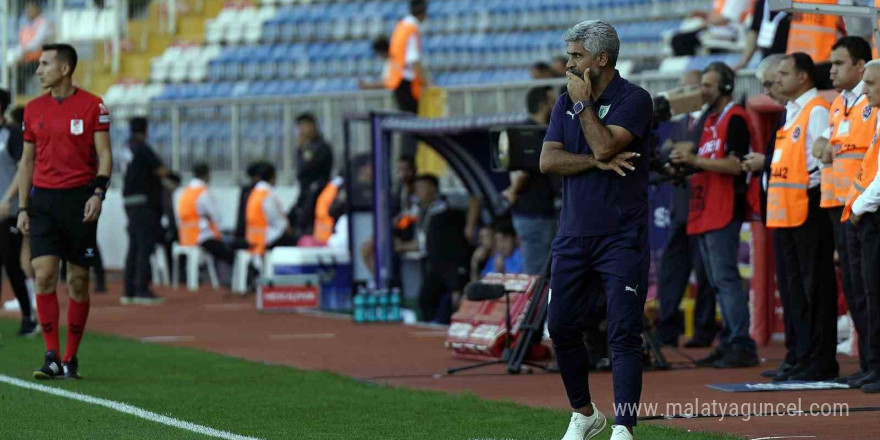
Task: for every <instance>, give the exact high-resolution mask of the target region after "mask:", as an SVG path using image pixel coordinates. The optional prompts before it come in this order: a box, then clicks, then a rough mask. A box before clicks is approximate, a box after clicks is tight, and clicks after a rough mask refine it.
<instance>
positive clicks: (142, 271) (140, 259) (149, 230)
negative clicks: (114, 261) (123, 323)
mask: <svg viewBox="0 0 880 440" xmlns="http://www.w3.org/2000/svg"><path fill="white" fill-rule="evenodd" d="M125 213H126V214H127V215H128V255H127V256H126V258H125V272H124V277H125V296H136V295H139V294H142V293H145V292H147V291H148V290H149V286H150V278H151V277H152V268H151V266H150V255H152V254H153V251H155V249H156V243H157V242H158V239H159V235H158V234H159V230H160V225H159V213H158V212H157V211H155V210H154V209H152V208H151V207H150V206H149V205H146V204H143V205H136V206H126V207H125Z"/></svg>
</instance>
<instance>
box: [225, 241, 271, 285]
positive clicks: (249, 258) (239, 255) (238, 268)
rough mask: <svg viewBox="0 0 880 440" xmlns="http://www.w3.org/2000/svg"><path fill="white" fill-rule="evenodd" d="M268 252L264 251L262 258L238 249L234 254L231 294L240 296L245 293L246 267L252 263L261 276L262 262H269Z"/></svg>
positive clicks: (264, 265) (263, 266) (263, 264)
mask: <svg viewBox="0 0 880 440" xmlns="http://www.w3.org/2000/svg"><path fill="white" fill-rule="evenodd" d="M270 252H271V251H266V255H265V256H264V257H261V256H259V255H255V254H253V253H251V252H250V251H248V250H246V249H239V250H237V251H236V252H235V261H234V262H233V265H232V292H234V293H238V294H242V295H243V294H245V293H247V287H248V286H247V278H248V267H249V266H250V265H251V263H253V265H254V267H256V269H257V271H259V272H260V275H262V274H263V271H264V268H265V267H266V264H265V263H264V262H265V261H269V260H268V259H269V254H270ZM264 258H265V260H264Z"/></svg>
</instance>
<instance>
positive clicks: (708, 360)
mask: <svg viewBox="0 0 880 440" xmlns="http://www.w3.org/2000/svg"><path fill="white" fill-rule="evenodd" d="M723 357H724V351H723V350H721V347H715V349H714V350H712V352H711V353H709V356H706V357H704V358H702V359H697V361H696V362H694V363H695V364H697V366H698V367H711V366H712V365H713V364H715V361H720V360H721V358H723Z"/></svg>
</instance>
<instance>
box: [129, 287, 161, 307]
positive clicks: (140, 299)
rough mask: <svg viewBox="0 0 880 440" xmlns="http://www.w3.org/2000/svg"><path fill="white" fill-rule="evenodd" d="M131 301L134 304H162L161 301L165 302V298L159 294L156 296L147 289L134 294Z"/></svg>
mask: <svg viewBox="0 0 880 440" xmlns="http://www.w3.org/2000/svg"><path fill="white" fill-rule="evenodd" d="M132 301H133V302H134V303H135V304H141V305H156V304H162V303H163V302H165V298H162V297H161V296H157V295H156V294H155V293H153V292H151V291H149V290H148V291H146V292H141V293H139V294H137V295H135V296H134V297H133V298H132Z"/></svg>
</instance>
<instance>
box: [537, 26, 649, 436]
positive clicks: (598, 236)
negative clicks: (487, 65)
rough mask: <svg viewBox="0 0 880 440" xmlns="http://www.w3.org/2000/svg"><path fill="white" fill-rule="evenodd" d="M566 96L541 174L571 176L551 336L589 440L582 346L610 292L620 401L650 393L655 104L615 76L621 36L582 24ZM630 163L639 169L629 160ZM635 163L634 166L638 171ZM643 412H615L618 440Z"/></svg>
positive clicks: (554, 117)
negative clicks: (647, 339)
mask: <svg viewBox="0 0 880 440" xmlns="http://www.w3.org/2000/svg"><path fill="white" fill-rule="evenodd" d="M565 41H566V42H567V43H568V48H567V52H568V55H569V60H568V64H567V67H568V69H569V73H568V93H566V94H563V95H562V96H561V97H560V98H559V100H557V101H556V105H555V106H554V108H553V111H552V113H551V117H550V125H549V127H548V129H547V136H546V138H545V139H544V145H543V149H542V151H541V163H540V165H541V172H543V173H555V174H560V175H562V176H564V177H563V188H564V189H563V193H562V194H563V195H562V214H561V215H560V220H559V232H558V234H557V236H556V239H555V240H554V241H553V266H552V273H551V281H550V290H551V293H550V305H549V311H548V313H549V315H548V316H549V318H548V319H549V330H550V337H551V338H552V339H553V345H554V347H555V349H556V355H557V362H558V364H559V369H560V372H561V374H562V381H563V384H564V385H565V390H566V393H567V394H568V399H569V403H570V404H571V407H572V408H573V411H574V413H573V414H572V418H571V423H570V424H569V427H568V431H567V432H566V434H565V437H564V440H569V439H583V438H591V437H593V436H594V435H596V434H598V433H599V432H601V431H602V429H603V428H604V427H605V423H606V421H605V416H604V415H602V413H600V412H599V411H597V410H596V407H595V405H593V404H592V401H591V399H590V389H589V381H588V377H587V371H588V370H589V358H588V354H587V350H586V348H585V347H584V344H583V335H584V330H585V328H586V326H587V324H588V323H587V322H586V321H587V319H586V317H587V316H589V313H588V310H587V309H588V304H589V303H590V302H591V300H594V299H595V298H594V297H595V296H596V295H600V294H601V293H602V291H603V288H604V291H605V292H606V294H607V306H608V339H609V345H610V346H611V352H612V354H613V356H614V363H613V367H612V373H613V378H614V402H615V403H616V404H617V405H618V406H620V407H627V408H628V407H630V405H633V406H635V405H637V404H638V402H639V398H640V395H641V389H642V363H643V359H642V351H641V348H642V338H641V332H642V325H643V323H642V319H643V310H644V305H645V294H646V292H647V287H648V285H647V284H648V281H647V278H648V263H649V257H648V235H647V223H648V197H647V188H648V167H647V153H648V148H649V134H650V129H651V121H652V102H651V96H650V95H649V94H648V92H647V91H645V90H644V89H642V88H641V87H638V86H636V85H634V84H632V83H630V82H629V81H626V80H625V79H623V78H621V77H620V75H619V73H618V72H617V70H616V69H615V68H614V66H615V63H616V62H617V56H618V53H619V51H620V41H619V40H618V37H617V31H615V29H614V28H613V27H612V26H611V25H609V24H608V23H605V22H603V21H595V20H590V21H584V22H581V23H578V24H577V25H575V26H574V27H572V28H571V29H569V30H568V31H567V32H566V33H565ZM630 161H632V162H630ZM633 165H635V166H633ZM636 416H637V414H633V413H626V412H625V413H622V414H615V421H616V423H617V425H619V426H615V427H614V428H613V434H612V436H611V438H612V440H625V439H632V427H633V426H634V425H635V424H636Z"/></svg>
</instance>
